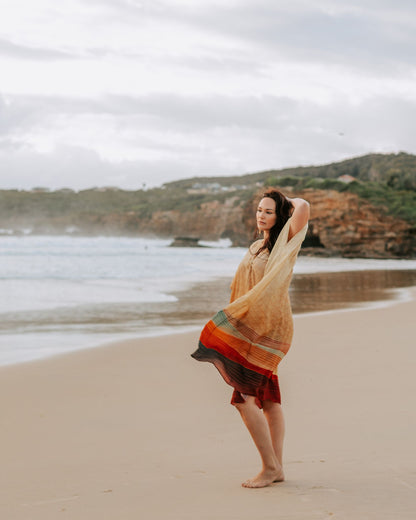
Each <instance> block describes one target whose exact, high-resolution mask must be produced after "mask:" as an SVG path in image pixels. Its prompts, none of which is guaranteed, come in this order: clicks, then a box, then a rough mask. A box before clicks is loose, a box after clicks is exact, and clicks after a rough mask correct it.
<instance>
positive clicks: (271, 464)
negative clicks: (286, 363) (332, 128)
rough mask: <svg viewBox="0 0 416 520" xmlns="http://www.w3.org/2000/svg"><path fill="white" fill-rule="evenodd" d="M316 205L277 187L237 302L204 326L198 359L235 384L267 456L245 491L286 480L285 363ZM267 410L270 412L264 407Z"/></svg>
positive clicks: (236, 398)
mask: <svg viewBox="0 0 416 520" xmlns="http://www.w3.org/2000/svg"><path fill="white" fill-rule="evenodd" d="M308 219H309V204H308V203H307V202H306V201H305V200H303V199H299V198H296V199H289V198H287V197H285V196H284V195H283V194H282V193H281V192H279V191H278V190H275V189H270V190H268V191H266V192H265V193H264V194H263V197H262V199H261V200H260V203H259V205H258V208H257V227H258V231H259V232H260V233H262V235H263V237H262V239H260V240H257V241H256V242H254V244H252V245H251V247H250V248H249V250H248V252H247V254H246V256H245V257H244V259H243V260H242V262H241V264H240V265H239V267H238V269H237V272H236V275H235V277H234V280H233V282H232V285H231V303H230V304H229V305H228V306H227V307H226V308H225V309H223V310H222V311H219V312H218V313H217V314H216V315H215V316H214V317H213V318H212V320H210V321H209V322H208V323H207V324H206V325H205V327H204V329H203V331H202V333H201V338H200V342H199V346H198V349H197V350H196V351H195V352H194V353H193V354H192V357H194V358H195V359H197V360H198V361H209V362H211V363H213V364H214V365H215V366H216V367H217V368H218V370H219V372H220V373H221V375H222V376H223V378H224V380H225V381H226V382H227V383H228V384H230V385H231V386H233V387H234V392H233V396H232V399H231V403H232V404H233V405H235V407H236V408H237V409H238V411H239V412H240V414H241V417H242V419H243V421H244V423H245V425H246V427H247V429H248V430H249V432H250V434H251V436H252V438H253V441H254V443H255V445H256V447H257V449H258V451H259V453H260V457H261V461H262V469H261V471H260V473H259V474H258V475H257V476H255V477H254V478H252V479H249V480H246V481H245V482H243V484H242V485H243V486H244V487H249V488H260V487H265V486H268V485H269V484H271V483H272V482H280V481H283V480H284V474H283V466H282V451H283V437H284V421H283V413H282V409H281V405H280V402H281V401H280V389H279V382H278V378H277V365H278V364H279V362H280V361H281V359H282V358H283V356H284V355H285V354H286V352H287V351H288V350H289V347H290V343H291V340H292V336H293V320H292V313H291V308H290V300H289V293H288V290H289V284H290V280H291V277H292V271H293V266H294V263H295V261H296V257H297V254H298V252H299V249H300V246H301V244H302V242H303V239H304V238H305V234H306V230H307V223H308ZM262 409H263V410H262Z"/></svg>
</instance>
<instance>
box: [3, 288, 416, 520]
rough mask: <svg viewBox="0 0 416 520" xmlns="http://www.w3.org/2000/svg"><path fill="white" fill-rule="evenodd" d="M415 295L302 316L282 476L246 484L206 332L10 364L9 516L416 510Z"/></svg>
mask: <svg viewBox="0 0 416 520" xmlns="http://www.w3.org/2000/svg"><path fill="white" fill-rule="evenodd" d="M411 294H412V297H413V299H412V301H410V302H404V303H395V304H393V305H392V306H390V307H385V308H378V309H370V310H363V309H361V310H352V311H341V312H336V313H330V314H320V315H315V316H310V315H304V316H302V315H298V316H296V317H295V338H294V343H293V346H292V349H291V350H290V352H289V354H288V356H287V357H286V358H285V360H284V361H283V363H282V364H281V365H280V367H279V368H280V373H279V374H280V381H281V389H282V395H283V405H284V410H285V415H286V423H287V436H286V443H285V455H284V462H285V471H286V477H287V480H286V481H285V482H284V483H280V484H274V485H272V486H269V487H267V488H264V489H256V490H251V489H244V488H242V487H241V486H240V482H242V481H243V480H245V479H246V478H248V477H251V476H253V475H254V474H255V473H256V472H257V470H258V469H259V468H258V455H257V453H256V450H255V448H254V447H253V445H252V442H251V440H250V438H249V436H248V433H247V432H246V431H245V429H244V427H243V426H242V424H241V420H240V418H239V416H238V414H237V412H236V411H235V410H234V409H233V408H232V407H231V406H230V405H229V404H228V402H229V399H230V395H231V389H230V388H229V387H227V385H226V384H225V383H224V382H223V381H222V380H221V379H220V377H219V375H218V374H217V372H216V370H215V369H214V368H213V367H212V366H210V365H208V364H200V363H197V362H195V361H194V360H193V359H192V358H191V357H190V355H189V354H190V353H191V352H192V351H193V350H194V348H195V345H196V342H197V337H198V333H187V334H173V335H171V336H165V337H160V338H149V339H145V338H144V339H139V340H134V341H127V342H123V343H118V344H113V345H109V346H103V347H102V348H99V349H90V350H85V351H81V352H75V353H71V354H65V355H61V356H58V357H55V358H51V359H47V360H44V361H39V362H32V363H25V364H20V365H15V366H9V367H2V368H0V390H1V391H0V403H1V409H2V414H1V431H2V455H1V461H2V471H1V478H2V481H1V487H0V489H1V491H0V493H1V494H0V517H1V518H4V519H7V520H27V519H29V518H30V519H31V520H38V519H39V520H49V519H50V520H52V519H53V520H56V519H57V518H67V519H74V520H75V519H76V520H84V519H85V520H95V519H97V520H98V519H100V520H102V519H116V518H117V519H118V518H120V519H123V520H130V519H135V520H137V519H138V518H139V519H140V518H143V519H144V518H145V519H148V520H159V519H160V520H161V519H163V520H166V519H168V520H187V519H189V520H190V519H192V520H193V519H195V518H198V519H202V520H205V519H210V520H211V519H212V520H214V519H219V518H226V519H236V520H237V519H238V520H245V519H247V520H248V519H250V520H252V519H253V518H261V519H272V518H285V519H286V518H290V519H295V520H297V519H305V518H307V519H312V520H313V519H323V518H337V519H345V520H350V519H351V518H359V519H371V520H372V519H374V520H387V519H388V520H391V519H392V518H394V519H400V520H407V519H408V520H410V519H413V518H414V511H415V509H416V498H415V497H416V473H415V467H416V460H415V458H416V455H415V450H414V439H415V438H416V413H415V406H414V396H415V393H416V379H415V377H414V368H415V349H414V333H415V326H414V317H415V315H416V301H415V298H416V291H415V289H413V290H412V291H411Z"/></svg>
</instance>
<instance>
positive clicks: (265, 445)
mask: <svg viewBox="0 0 416 520" xmlns="http://www.w3.org/2000/svg"><path fill="white" fill-rule="evenodd" d="M235 406H236V408H237V409H238V411H239V412H240V414H241V417H242V418H243V421H244V424H245V425H246V426H247V429H248V431H249V432H250V435H251V437H252V438H253V441H254V444H255V445H256V447H257V449H258V450H259V453H260V457H261V460H262V466H263V467H262V470H261V471H260V473H259V474H258V475H257V476H256V477H254V478H252V479H249V480H246V481H245V482H243V486H244V487H251V488H258V487H265V486H268V485H269V484H271V483H272V482H277V481H280V480H283V478H284V477H283V470H282V467H281V464H280V463H279V461H278V459H277V456H276V453H275V449H274V446H273V442H272V437H271V434H270V428H269V424H268V422H267V419H266V416H265V415H264V414H263V412H262V411H261V410H260V408H259V407H258V406H257V405H256V402H255V397H253V396H247V397H246V398H245V402H244V403H237V404H236V405H235Z"/></svg>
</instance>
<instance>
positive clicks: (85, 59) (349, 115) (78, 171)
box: [0, 0, 416, 189]
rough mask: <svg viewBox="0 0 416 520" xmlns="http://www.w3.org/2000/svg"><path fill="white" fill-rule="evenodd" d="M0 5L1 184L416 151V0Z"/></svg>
mask: <svg viewBox="0 0 416 520" xmlns="http://www.w3.org/2000/svg"><path fill="white" fill-rule="evenodd" d="M0 7H1V11H0V13H1V14H0V188H3V189H4V188H19V189H22V188H23V189H27V188H31V187H34V186H46V187H50V188H52V189H55V188H60V187H64V186H68V187H72V188H75V189H84V188H88V187H92V186H106V185H111V186H120V187H122V188H126V189H138V188H141V187H142V186H143V184H146V185H147V186H155V185H160V184H161V183H163V182H167V181H170V180H176V179H179V178H185V177H190V176H203V175H218V176H220V175H238V174H243V173H248V172H255V171H260V170H265V169H271V168H281V167H287V166H298V165H309V164H324V163H329V162H332V161H336V160H342V159H345V158H350V157H354V156H358V155H363V154H366V153H371V152H383V153H385V152H386V153H387V152H398V151H406V152H409V153H416V138H415V135H416V129H415V126H416V124H415V122H416V2H414V0H395V1H389V0H348V1H347V0H346V1H344V0H340V1H338V0H314V1H313V2H312V1H310V0H290V1H289V0H284V1H283V0H282V1H281V0H210V1H208V0H65V1H57V0H36V1H33V0H0Z"/></svg>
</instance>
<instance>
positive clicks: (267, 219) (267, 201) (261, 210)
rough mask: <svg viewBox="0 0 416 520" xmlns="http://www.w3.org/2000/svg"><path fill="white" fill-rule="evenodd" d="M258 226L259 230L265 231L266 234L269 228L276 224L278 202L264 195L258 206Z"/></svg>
mask: <svg viewBox="0 0 416 520" xmlns="http://www.w3.org/2000/svg"><path fill="white" fill-rule="evenodd" d="M256 218H257V228H258V230H259V231H263V232H264V233H265V234H266V235H267V234H268V232H269V230H270V229H271V228H272V227H273V226H274V225H275V224H276V220H277V215H276V202H275V201H274V200H273V199H271V198H269V197H264V199H261V201H260V202H259V205H258V206H257V214H256Z"/></svg>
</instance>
